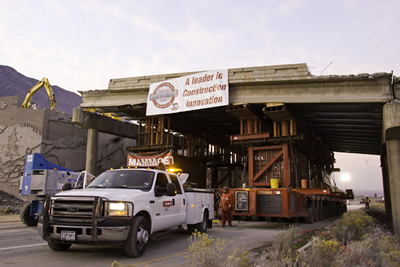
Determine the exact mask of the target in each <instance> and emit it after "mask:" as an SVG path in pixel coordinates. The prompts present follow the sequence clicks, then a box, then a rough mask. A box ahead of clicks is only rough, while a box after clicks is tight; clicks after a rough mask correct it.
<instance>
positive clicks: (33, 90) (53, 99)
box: [21, 77, 56, 109]
mask: <svg viewBox="0 0 400 267" xmlns="http://www.w3.org/2000/svg"><path fill="white" fill-rule="evenodd" d="M43 86H44V88H46V91H47V94H48V96H49V99H50V109H55V108H56V96H55V95H54V94H53V90H52V89H51V86H50V83H49V80H48V79H47V78H44V77H43V79H42V80H41V81H39V82H38V83H37V84H36V85H35V86H33V87H32V88H31V89H29V91H28V93H27V94H26V97H25V100H24V102H23V103H22V105H21V108H31V99H32V96H33V95H34V94H35V93H36V92H37V91H38V90H39V89H40V88H42V87H43Z"/></svg>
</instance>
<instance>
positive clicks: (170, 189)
mask: <svg viewBox="0 0 400 267" xmlns="http://www.w3.org/2000/svg"><path fill="white" fill-rule="evenodd" d="M175 192H176V186H175V184H173V183H168V184H167V196H169V197H173V196H175V195H176V193H175Z"/></svg>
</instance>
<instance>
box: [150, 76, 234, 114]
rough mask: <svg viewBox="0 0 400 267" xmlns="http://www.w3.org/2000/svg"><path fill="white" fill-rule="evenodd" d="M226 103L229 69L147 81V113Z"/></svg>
mask: <svg viewBox="0 0 400 267" xmlns="http://www.w3.org/2000/svg"><path fill="white" fill-rule="evenodd" d="M226 105H229V87H228V70H227V69H225V70H213V71H208V72H203V73H197V74H193V75H189V76H185V77H180V78H176V79H171V80H168V81H163V82H159V83H153V84H150V90H149V96H148V97H147V109H146V116H151V115H158V114H170V113H177V112H183V111H191V110H197V109H204V108H213V107H219V106H226Z"/></svg>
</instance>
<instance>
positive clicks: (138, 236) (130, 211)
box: [38, 169, 214, 257]
mask: <svg viewBox="0 0 400 267" xmlns="http://www.w3.org/2000/svg"><path fill="white" fill-rule="evenodd" d="M187 176H188V175H186V179H187ZM183 177H185V175H179V176H178V175H176V174H174V173H170V172H167V171H161V170H155V169H116V170H109V171H106V172H104V173H102V174H100V175H99V176H98V177H97V178H96V179H95V180H93V181H92V182H91V183H90V184H89V185H88V186H87V187H86V188H84V189H72V190H68V191H64V192H61V193H58V194H56V195H55V196H51V197H47V198H46V200H45V202H44V208H43V212H42V213H41V214H40V215H41V216H40V219H39V223H38V232H39V234H40V235H41V236H42V238H43V239H44V240H46V241H47V242H48V245H49V247H50V248H51V249H52V250H55V251H62V250H67V249H68V248H69V247H70V246H71V244H104V245H106V244H108V245H110V244H115V245H121V244H123V245H124V247H125V253H126V254H127V255H128V256H129V257H140V256H142V255H143V253H144V251H145V250H146V245H147V242H148V240H149V236H150V234H152V233H155V232H157V231H161V230H167V229H170V228H174V227H182V225H184V224H186V225H187V228H188V230H189V232H192V231H194V229H197V230H198V231H200V232H206V230H207V228H211V227H212V219H213V218H214V193H213V191H208V190H205V189H193V190H191V191H189V190H188V191H187V192H185V191H184V188H183V183H184V181H181V180H182V178H183ZM180 178H181V179H180ZM183 179H184V178H183Z"/></svg>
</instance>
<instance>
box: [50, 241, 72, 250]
mask: <svg viewBox="0 0 400 267" xmlns="http://www.w3.org/2000/svg"><path fill="white" fill-rule="evenodd" d="M47 245H49V248H51V249H52V250H54V251H64V250H67V249H69V248H70V247H71V244H64V243H56V242H53V241H47Z"/></svg>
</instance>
